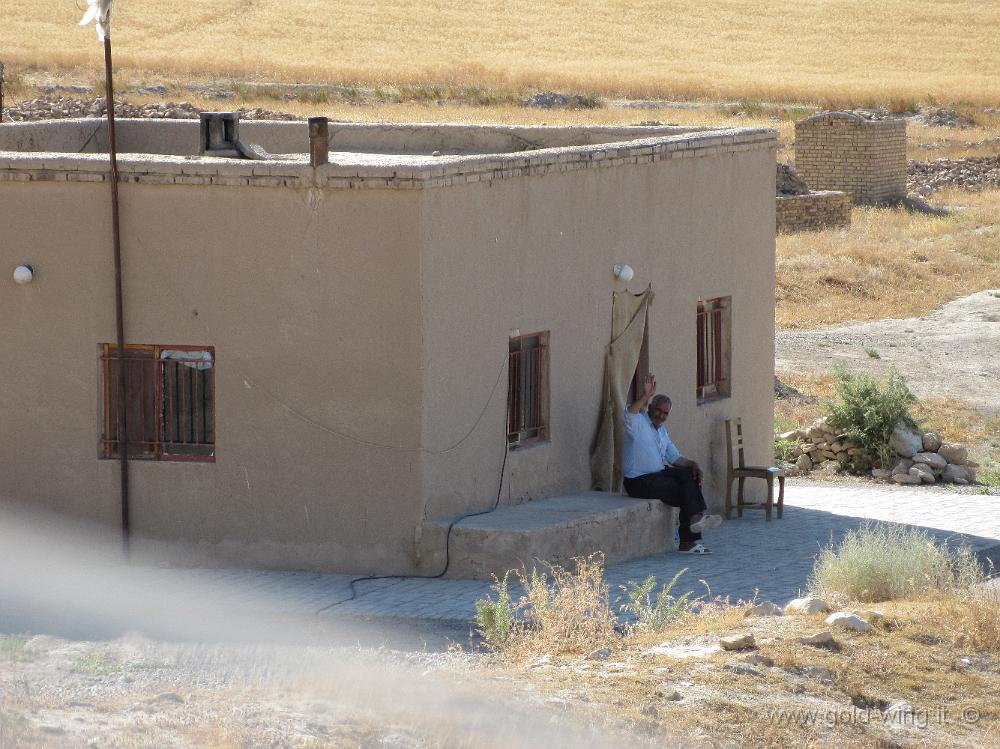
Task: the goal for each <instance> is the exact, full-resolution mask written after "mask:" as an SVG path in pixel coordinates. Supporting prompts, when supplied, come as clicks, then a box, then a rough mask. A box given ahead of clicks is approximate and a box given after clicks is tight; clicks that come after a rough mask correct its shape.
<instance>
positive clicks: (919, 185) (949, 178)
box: [906, 156, 1000, 195]
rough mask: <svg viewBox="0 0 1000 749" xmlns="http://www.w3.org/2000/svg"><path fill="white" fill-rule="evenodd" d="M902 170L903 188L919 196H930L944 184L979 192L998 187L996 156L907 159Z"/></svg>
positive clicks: (998, 158) (999, 175)
mask: <svg viewBox="0 0 1000 749" xmlns="http://www.w3.org/2000/svg"><path fill="white" fill-rule="evenodd" d="M906 172H907V178H906V185H907V189H908V190H911V191H917V192H919V193H920V194H921V195H930V194H932V193H934V192H935V191H937V190H939V189H942V188H946V187H962V188H965V189H966V190H971V191H979V190H982V189H983V188H985V187H996V186H1000V156H969V157H966V158H964V159H936V160H934V161H909V162H907V167H906Z"/></svg>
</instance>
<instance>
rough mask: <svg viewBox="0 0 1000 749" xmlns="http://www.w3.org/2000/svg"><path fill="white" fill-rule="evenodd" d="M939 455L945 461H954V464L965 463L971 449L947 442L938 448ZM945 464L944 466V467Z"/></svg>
mask: <svg viewBox="0 0 1000 749" xmlns="http://www.w3.org/2000/svg"><path fill="white" fill-rule="evenodd" d="M937 454H938V456H939V457H940V458H941V459H942V460H944V461H945V463H952V464H954V465H959V466H960V465H965V464H966V462H967V461H968V459H969V451H968V450H967V449H966V448H964V447H962V446H961V445H952V444H949V443H947V442H946V443H945V444H943V445H941V447H939V448H938V452H937ZM943 467H944V466H942V468H943Z"/></svg>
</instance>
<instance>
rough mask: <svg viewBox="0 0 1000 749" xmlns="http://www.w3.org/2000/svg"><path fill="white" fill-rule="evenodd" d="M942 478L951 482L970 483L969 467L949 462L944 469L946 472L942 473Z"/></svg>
mask: <svg viewBox="0 0 1000 749" xmlns="http://www.w3.org/2000/svg"><path fill="white" fill-rule="evenodd" d="M941 479H942V480H943V481H946V482H948V483H950V484H968V483H969V469H968V468H966V467H965V466H956V465H951V464H948V466H946V467H945V469H944V473H942V474H941Z"/></svg>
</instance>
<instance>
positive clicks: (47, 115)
mask: <svg viewBox="0 0 1000 749" xmlns="http://www.w3.org/2000/svg"><path fill="white" fill-rule="evenodd" d="M104 111H105V103H104V99H103V98H95V99H81V98H75V97H67V96H39V97H38V98H35V99H31V100H30V101H24V102H20V103H17V104H14V105H12V106H10V107H4V110H3V115H4V117H3V118H4V121H5V122H28V121H31V120H58V119H66V118H69V117H103V116H104ZM200 112H201V110H200V109H197V108H196V107H194V106H193V105H191V104H189V103H187V102H172V101H168V102H154V103H151V104H130V103H129V102H127V101H120V102H115V116H116V117H137V118H138V117H148V118H152V119H174V120H187V119H193V120H196V119H198V115H199V114H200ZM239 113H240V119H243V120H298V119H302V118H301V117H296V116H295V115H292V114H286V113H284V112H272V111H271V110H268V109H261V108H259V107H257V108H254V109H240V110H239Z"/></svg>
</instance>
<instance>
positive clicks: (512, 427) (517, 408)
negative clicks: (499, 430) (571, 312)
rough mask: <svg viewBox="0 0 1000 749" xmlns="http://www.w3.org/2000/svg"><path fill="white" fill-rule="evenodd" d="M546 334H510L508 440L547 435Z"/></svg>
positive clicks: (525, 441)
mask: <svg viewBox="0 0 1000 749" xmlns="http://www.w3.org/2000/svg"><path fill="white" fill-rule="evenodd" d="M548 349H549V334H548V331H546V332H544V333H532V334H531V335H524V336H522V335H519V336H512V337H511V339H510V356H509V359H508V365H507V384H508V391H507V392H508V394H509V395H508V398H507V444H509V445H510V446H511V447H516V446H519V445H527V444H531V443H533V442H541V441H544V440H546V439H548V422H549V357H548Z"/></svg>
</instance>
